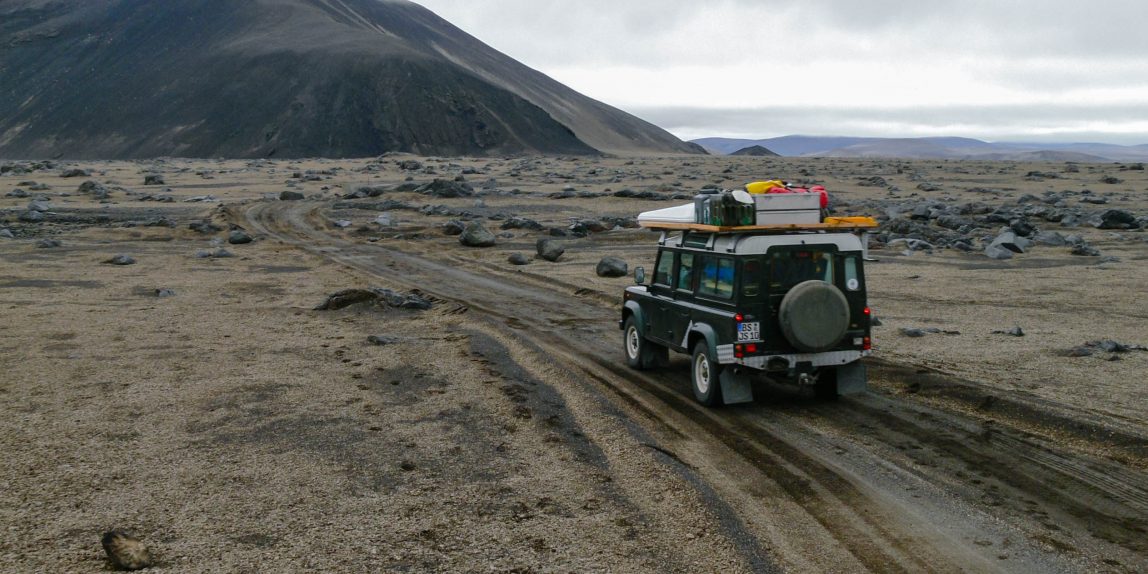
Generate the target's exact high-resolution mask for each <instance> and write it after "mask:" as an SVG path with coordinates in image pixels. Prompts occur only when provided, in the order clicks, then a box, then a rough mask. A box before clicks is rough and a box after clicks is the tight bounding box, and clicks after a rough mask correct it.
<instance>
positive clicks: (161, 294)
mask: <svg viewBox="0 0 1148 574" xmlns="http://www.w3.org/2000/svg"><path fill="white" fill-rule="evenodd" d="M155 296H156V297H158V298H160V299H167V298H168V297H175V291H172V290H171V289H156V290H155Z"/></svg>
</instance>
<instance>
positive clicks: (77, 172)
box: [60, 168, 92, 177]
mask: <svg viewBox="0 0 1148 574" xmlns="http://www.w3.org/2000/svg"><path fill="white" fill-rule="evenodd" d="M91 176H92V174H90V173H88V172H87V171H85V170H82V169H79V168H76V169H68V170H64V172H63V173H61V174H60V177H91Z"/></svg>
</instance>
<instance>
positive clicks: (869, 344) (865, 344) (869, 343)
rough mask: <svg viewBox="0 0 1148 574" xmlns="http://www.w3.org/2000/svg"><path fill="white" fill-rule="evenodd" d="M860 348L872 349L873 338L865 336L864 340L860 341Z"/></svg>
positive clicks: (864, 349)
mask: <svg viewBox="0 0 1148 574" xmlns="http://www.w3.org/2000/svg"><path fill="white" fill-rule="evenodd" d="M861 350H863V351H872V350H873V339H872V338H870V337H865V340H864V341H862V342H861Z"/></svg>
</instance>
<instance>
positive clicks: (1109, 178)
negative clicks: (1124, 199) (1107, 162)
mask: <svg viewBox="0 0 1148 574" xmlns="http://www.w3.org/2000/svg"><path fill="white" fill-rule="evenodd" d="M1100 183H1106V184H1108V185H1116V184H1118V183H1124V180H1122V179H1120V178H1118V177H1113V176H1111V175H1106V176H1104V177H1102V178H1100Z"/></svg>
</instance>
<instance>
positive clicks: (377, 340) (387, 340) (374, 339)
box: [367, 335, 402, 347]
mask: <svg viewBox="0 0 1148 574" xmlns="http://www.w3.org/2000/svg"><path fill="white" fill-rule="evenodd" d="M367 342H368V343H370V344H372V345H379V346H380V347H382V346H386V345H394V344H396V343H401V342H402V339H399V338H398V337H388V336H386V335H369V336H368V337H367Z"/></svg>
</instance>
